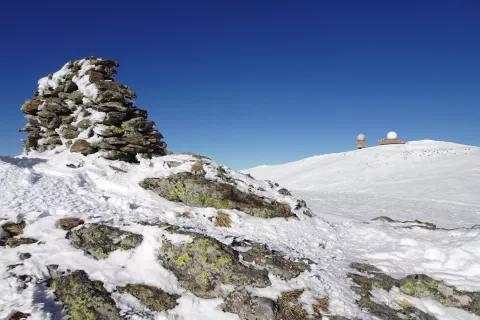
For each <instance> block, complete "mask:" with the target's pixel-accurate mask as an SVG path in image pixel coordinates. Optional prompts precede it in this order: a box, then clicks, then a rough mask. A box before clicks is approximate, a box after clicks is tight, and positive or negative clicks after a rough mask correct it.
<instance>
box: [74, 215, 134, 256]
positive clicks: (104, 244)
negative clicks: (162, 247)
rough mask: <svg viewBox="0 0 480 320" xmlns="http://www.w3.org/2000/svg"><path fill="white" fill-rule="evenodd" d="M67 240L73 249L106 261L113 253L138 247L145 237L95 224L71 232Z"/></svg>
mask: <svg viewBox="0 0 480 320" xmlns="http://www.w3.org/2000/svg"><path fill="white" fill-rule="evenodd" d="M67 239H69V240H70V243H71V244H72V246H73V247H75V248H78V249H82V250H83V251H85V252H88V253H89V254H91V255H92V256H93V257H95V258H96V259H104V258H106V257H108V254H109V253H110V252H112V251H115V250H129V249H134V248H136V247H138V246H139V245H140V244H141V243H142V240H143V237H142V235H139V234H135V233H132V232H128V231H123V230H120V229H118V228H115V227H111V226H107V225H102V224H96V223H94V224H91V225H89V226H87V227H84V228H81V229H76V230H73V231H70V232H69V233H68V234H67Z"/></svg>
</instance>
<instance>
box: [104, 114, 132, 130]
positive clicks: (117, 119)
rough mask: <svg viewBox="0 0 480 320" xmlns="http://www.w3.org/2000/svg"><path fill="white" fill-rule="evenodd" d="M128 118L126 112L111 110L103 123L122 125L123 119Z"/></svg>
mask: <svg viewBox="0 0 480 320" xmlns="http://www.w3.org/2000/svg"><path fill="white" fill-rule="evenodd" d="M126 118H127V114H126V113H124V112H118V111H111V112H108V113H107V116H106V117H105V120H104V121H103V124H105V125H107V126H111V125H115V126H116V125H120V124H122V122H123V120H125V119H126Z"/></svg>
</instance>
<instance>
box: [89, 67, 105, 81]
mask: <svg viewBox="0 0 480 320" xmlns="http://www.w3.org/2000/svg"><path fill="white" fill-rule="evenodd" d="M87 73H88V75H89V77H90V82H98V81H100V80H103V79H104V77H103V74H102V73H101V72H99V71H96V70H89V71H88V72H87Z"/></svg>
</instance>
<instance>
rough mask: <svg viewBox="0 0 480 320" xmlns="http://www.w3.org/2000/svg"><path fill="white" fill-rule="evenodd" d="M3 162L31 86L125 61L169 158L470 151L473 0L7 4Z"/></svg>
mask: <svg viewBox="0 0 480 320" xmlns="http://www.w3.org/2000/svg"><path fill="white" fill-rule="evenodd" d="M0 41H1V43H2V50H0V70H1V77H0V82H1V83H0V96H1V100H0V112H1V113H0V114H1V116H0V134H1V136H2V140H1V142H0V154H1V155H17V154H19V153H20V152H21V146H20V139H22V138H23V137H24V134H22V133H17V129H18V128H20V127H22V126H23V125H24V124H25V120H24V118H23V115H22V113H21V112H20V109H19V108H20V106H21V104H22V103H23V102H24V100H26V99H28V98H29V97H30V96H31V95H32V93H33V91H34V90H35V89H36V86H37V80H38V79H39V78H40V77H43V76H46V75H47V74H49V73H52V72H54V71H56V70H58V69H59V68H61V66H62V65H63V64H64V63H65V62H66V61H68V60H75V59H81V58H83V57H85V56H90V55H94V56H98V57H102V58H111V59H114V60H117V61H119V62H120V64H121V66H120V68H119V69H118V72H119V75H118V77H117V81H120V82H122V83H124V84H126V85H128V86H130V87H131V88H132V89H134V90H135V91H136V92H137V94H138V99H136V103H137V105H138V106H139V107H141V108H145V109H147V110H148V111H149V116H150V118H152V119H153V120H154V121H156V123H157V126H158V128H159V129H160V131H161V132H162V133H163V134H164V135H165V141H166V142H167V143H168V145H169V147H168V148H169V149H170V150H172V151H174V152H182V151H192V152H196V153H200V154H204V155H208V156H210V157H211V158H213V159H214V160H216V161H219V162H221V163H224V164H226V165H229V166H231V167H234V168H237V169H240V168H247V167H251V166H256V165H260V164H277V163H283V162H287V161H293V160H297V159H301V158H304V157H307V156H312V155H318V154H324V153H331V152H340V151H346V150H350V149H352V148H353V147H354V144H355V137H356V135H357V134H358V133H360V132H363V133H365V134H366V136H367V140H368V141H369V142H370V144H376V142H377V140H379V139H381V138H383V137H384V136H385V135H386V133H387V132H388V131H390V130H395V131H397V132H398V133H399V137H400V138H401V139H403V140H418V139H425V138H429V139H435V140H444V141H453V142H458V143H464V144H471V145H478V144H479V142H478V141H479V138H480V77H479V75H480V2H479V1H477V0H455V1H439V0H436V1H430V0H422V1H417V0H406V1H384V0H383V1H370V0H365V1H357V0H344V1H258V0H257V1H224V0H222V1H208V0H206V1H188V0H186V1H149V2H142V1H135V2H122V1H115V2H107V1H95V2H87V1H83V2H78V1H61V2H60V1H58V2H57V1H48V2H39V1H23V2H21V1H13V2H12V1H7V2H6V3H4V4H2V10H1V11H0Z"/></svg>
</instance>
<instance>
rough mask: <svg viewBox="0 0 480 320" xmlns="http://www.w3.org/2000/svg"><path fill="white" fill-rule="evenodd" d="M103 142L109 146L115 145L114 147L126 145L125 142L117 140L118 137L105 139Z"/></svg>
mask: <svg viewBox="0 0 480 320" xmlns="http://www.w3.org/2000/svg"><path fill="white" fill-rule="evenodd" d="M105 142H106V143H108V144H110V145H115V146H124V145H127V142H125V141H124V140H123V139H121V138H118V137H109V138H105Z"/></svg>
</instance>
